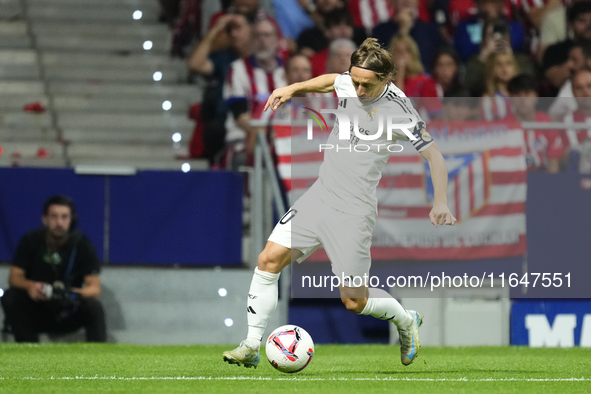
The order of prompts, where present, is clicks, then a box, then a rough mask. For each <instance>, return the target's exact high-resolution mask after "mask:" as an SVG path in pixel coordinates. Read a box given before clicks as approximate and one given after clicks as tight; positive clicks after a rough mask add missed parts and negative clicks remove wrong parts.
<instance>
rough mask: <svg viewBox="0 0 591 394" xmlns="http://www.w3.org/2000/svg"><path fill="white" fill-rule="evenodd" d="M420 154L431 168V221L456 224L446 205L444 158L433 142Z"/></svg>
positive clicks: (436, 223)
mask: <svg viewBox="0 0 591 394" xmlns="http://www.w3.org/2000/svg"><path fill="white" fill-rule="evenodd" d="M421 156H423V158H424V159H425V160H427V163H429V168H430V169H431V180H432V181H433V193H434V201H433V208H432V209H431V212H430V213H429V219H431V223H432V224H433V225H434V226H435V227H437V225H439V224H448V225H450V226H453V225H454V224H456V218H455V217H454V216H453V215H452V214H451V211H450V210H449V207H448V206H447V166H446V165H445V159H444V158H443V155H442V154H441V152H440V151H439V148H438V147H437V145H435V143H432V144H431V145H430V146H429V147H428V148H427V149H425V150H424V151H422V152H421Z"/></svg>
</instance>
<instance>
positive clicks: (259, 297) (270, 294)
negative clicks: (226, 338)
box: [246, 241, 301, 349]
mask: <svg viewBox="0 0 591 394" xmlns="http://www.w3.org/2000/svg"><path fill="white" fill-rule="evenodd" d="M300 255H301V252H299V251H297V250H292V249H289V248H287V247H285V246H283V245H280V244H278V243H275V242H273V241H267V245H266V246H265V249H264V250H263V251H262V252H261V254H260V255H259V263H258V266H257V268H255V270H254V275H253V277H252V282H251V284H250V290H249V291H248V304H247V308H246V309H247V317H248V335H247V337H246V343H247V344H248V345H249V346H251V347H253V348H257V349H258V348H259V346H260V343H261V340H262V338H263V334H264V332H265V329H266V328H267V322H268V321H269V318H270V317H271V315H272V314H273V312H274V311H275V308H277V300H278V297H279V286H278V281H279V275H280V272H281V270H283V268H285V267H287V266H288V265H289V264H290V263H291V262H293V261H295V260H296V259H297V258H298V257H299V256H300Z"/></svg>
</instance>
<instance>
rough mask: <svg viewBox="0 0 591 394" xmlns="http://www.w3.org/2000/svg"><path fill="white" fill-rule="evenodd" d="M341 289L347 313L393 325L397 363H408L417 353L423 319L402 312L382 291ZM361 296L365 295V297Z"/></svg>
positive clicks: (376, 289) (400, 307)
mask: <svg viewBox="0 0 591 394" xmlns="http://www.w3.org/2000/svg"><path fill="white" fill-rule="evenodd" d="M340 290H341V301H343V304H345V307H346V308H347V309H348V310H349V311H351V312H355V313H358V314H360V315H369V316H373V317H375V318H378V319H380V320H387V321H390V322H392V323H394V324H395V325H396V327H397V328H398V336H399V338H400V361H401V362H402V364H404V365H409V364H411V363H412V362H413V361H414V359H415V358H416V357H417V356H418V354H419V348H420V340H419V327H420V325H421V324H422V323H423V317H422V316H421V315H419V314H418V313H417V312H415V311H412V310H406V309H404V308H403V307H402V305H400V303H399V302H398V301H397V300H396V299H395V298H394V297H392V296H391V295H390V294H389V293H388V292H386V291H384V290H382V289H378V288H375V287H372V288H367V287H365V288H347V287H341V288H340ZM363 293H366V294H367V295H366V296H365V297H364V296H363Z"/></svg>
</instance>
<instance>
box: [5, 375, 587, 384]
mask: <svg viewBox="0 0 591 394" xmlns="http://www.w3.org/2000/svg"><path fill="white" fill-rule="evenodd" d="M0 380H42V381H46V380H265V381H299V382H305V381H359V380H362V381H399V382H467V383H471V382H591V378H585V377H580V378H483V379H468V378H434V379H432V378H392V377H385V378H379V377H377V376H376V377H373V378H346V377H340V378H306V377H301V378H300V377H289V378H279V377H278V378H270V377H262V376H215V377H213V376H140V377H125V376H61V377H54V376H52V377H50V378H37V377H22V378H4V377H0Z"/></svg>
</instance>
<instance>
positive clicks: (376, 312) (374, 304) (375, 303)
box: [360, 287, 412, 328]
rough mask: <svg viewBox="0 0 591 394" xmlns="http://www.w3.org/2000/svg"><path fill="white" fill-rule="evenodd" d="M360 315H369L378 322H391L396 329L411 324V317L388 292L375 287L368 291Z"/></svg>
mask: <svg viewBox="0 0 591 394" xmlns="http://www.w3.org/2000/svg"><path fill="white" fill-rule="evenodd" d="M360 315H370V316H373V317H377V318H378V319H380V320H388V321H391V322H393V323H394V324H396V327H398V328H401V327H402V328H406V327H407V326H408V325H409V324H410V323H411V322H412V317H411V316H410V315H409V313H408V312H406V309H404V308H403V307H402V305H400V303H399V302H398V301H396V299H395V298H393V297H392V296H391V295H390V294H389V293H388V292H386V291H384V290H382V289H378V288H375V287H371V288H370V289H369V297H368V298H367V304H366V305H365V308H363V311H361V313H360Z"/></svg>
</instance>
